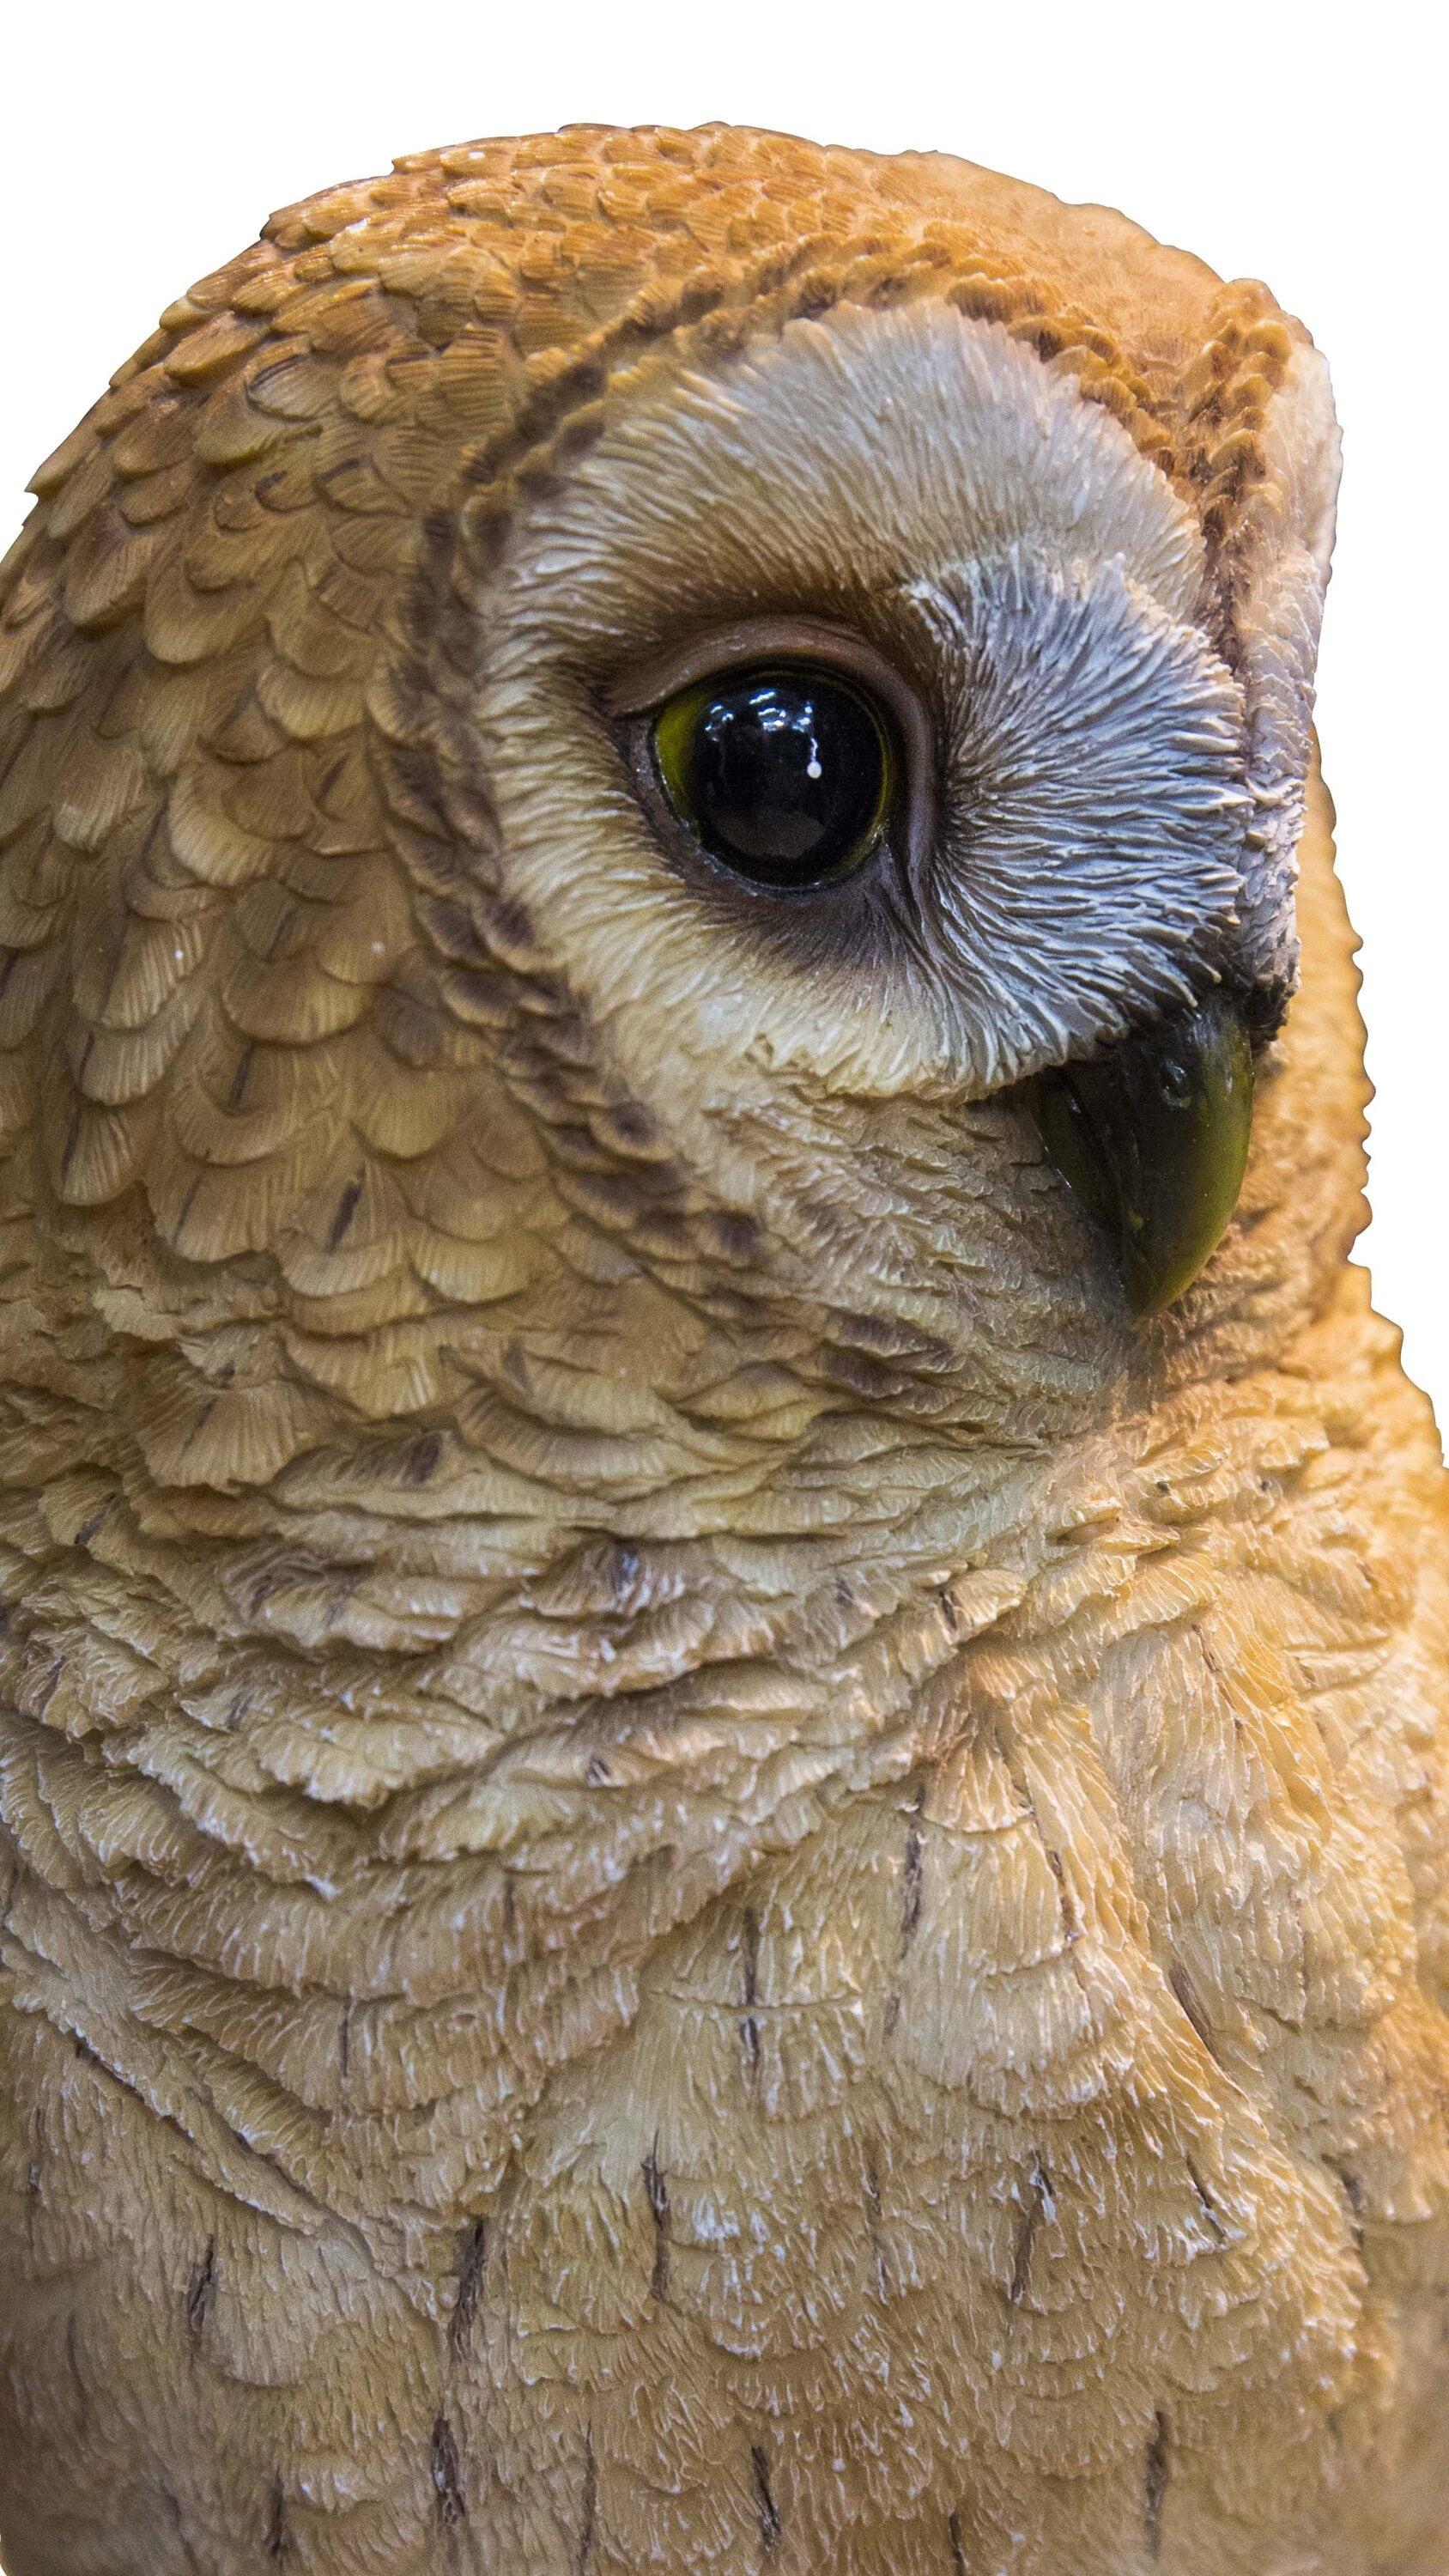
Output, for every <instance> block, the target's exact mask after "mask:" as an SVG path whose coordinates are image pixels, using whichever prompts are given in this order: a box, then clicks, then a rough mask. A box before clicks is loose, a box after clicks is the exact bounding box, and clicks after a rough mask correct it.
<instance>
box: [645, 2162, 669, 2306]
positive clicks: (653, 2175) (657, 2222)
mask: <svg viewBox="0 0 1449 2576" xmlns="http://www.w3.org/2000/svg"><path fill="white" fill-rule="evenodd" d="M643 2171H644V2188H645V2190H646V2192H647V2193H648V2195H649V2214H650V2216H651V2218H652V2219H653V2221H654V2269H653V2271H652V2273H651V2274H650V2278H649V2295H650V2297H651V2298H654V2299H663V2298H667V2296H668V2294H669V2185H668V2184H667V2182H666V2181H665V2179H664V2176H663V2174H662V2173H661V2171H660V2168H659V2139H658V2137H657V2135H656V2137H655V2140H654V2144H653V2146H652V2147H651V2148H650V2150H649V2153H648V2155H647V2156H646V2157H645V2159H644V2167H643Z"/></svg>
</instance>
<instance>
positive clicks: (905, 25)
mask: <svg viewBox="0 0 1449 2576" xmlns="http://www.w3.org/2000/svg"><path fill="white" fill-rule="evenodd" d="M1431 14H1432V15H1433V17H1434V18H1435V19H1437V12H1435V13H1431V12H1430V10H1429V9H1427V8H1424V9H1422V10H1418V9H1414V10H1410V9H1409V8H1408V7H1400V6H1398V5H1389V6H1382V5H1371V6H1369V7H1367V8H1364V7H1358V8H1355V9H1354V11H1353V12H1352V15H1351V17H1350V13H1349V12H1348V11H1347V10H1346V9H1345V10H1343V11H1342V12H1340V11H1339V10H1337V9H1335V8H1334V7H1332V6H1331V5H1329V6H1326V7H1324V6H1319V7H1310V6H1301V5H1284V0H1276V5H1275V0H1268V4H1267V5H1263V6H1257V7H1253V6H1249V7H1245V8H1243V7H1239V8H1225V9H1221V10H1213V11H1207V12H1203V11H1198V10H1185V9H1182V8H1179V9H1177V10H1174V9H1173V8H1172V7H1171V6H1170V0H1154V5H1152V6H1151V7H1139V6H1136V5H1124V4H1123V0H1076V5H1070V6H1063V5H1059V0H1045V5H1037V6H1033V5H1031V0H995V5H994V6H993V7H991V8H990V9H989V10H986V11H979V12H978V11H975V10H973V9H971V8H970V7H966V6H962V5H960V0H956V5H949V0H948V5H947V6H946V7H944V8H942V7H939V6H937V7H932V6H928V5H925V0H879V5H878V6H877V7H875V8H873V9H866V8H863V7H853V6H838V7H834V8H830V7H823V6H821V5H819V0H799V5H794V6H792V5H790V0H772V5H768V6H759V5H757V4H756V0H669V5H667V6H656V5H653V0H647V4H646V0H615V5H614V6H612V7H610V6H608V5H606V0H595V5H594V6H593V7H592V8H589V9H587V10H586V9H582V8H576V7H560V6H558V5H543V6H539V5H537V0H514V5H513V6H512V7H499V6H489V5H475V6H471V7H469V6H463V5H458V0H388V5H378V0H290V5H285V4H284V5H281V6H275V5H272V6H269V5H266V0H263V5H261V6H254V7H250V8H241V7H229V6H225V5H223V6H215V5H213V0H191V5H189V6H175V5H170V0H122V5H107V6H106V7H104V8H92V7H89V6H87V5H85V0H71V5H70V6H68V7H66V8H64V9H61V8H52V9H47V8H45V7H44V6H43V5H42V0H26V5H25V6H24V9H23V14H22V11H21V10H20V9H19V8H15V7H14V6H13V0H12V11H11V12H8V13H7V15H8V17H9V32H8V33H5V32H3V31H0V97H3V99H4V101H5V118H4V135H5V141H4V146H3V154H0V244H3V252H0V299H3V314H4V333H3V341H0V349H3V359H0V364H3V367H4V371H5V374H4V399H3V402H0V543H3V542H5V541H8V538H9V536H10V535H11V533H12V532H13V529H14V528H15V527H17V526H18V525H19V522H20V518H21V515H22V510H23V506H24V505H23V502H22V498H21V487H22V485H23V484H24V482H25V480H26V478H27V476H28V475H29V474H30V472H31V471H32V470H33V468H34V467H35V465H36V464H37V463H38V462H39V460H40V459H41V458H42V457H43V456H45V455H46V454H47V453H48V451H49V450H50V449H51V448H52V447H53V446H55V445H56V444H57V443H58V441H59V440H60V439H61V437H62V436H64V434H65V433H66V432H67V431H68V430H69V429H70V428H71V427H72V425H73V423H74V422H75V421H76V419H77V418H78V417H79V415H80V414H81V413H82V411H84V410H85V409H86V408H87V406H88V405H89V403H90V402H91V401H92V400H93V399H94V398H95V396H96V394H97V393H98V392H99V391H100V389H101V386H102V384H103V382H104V379H105V377H106V376H107V375H108V374H109V372H110V370H111V369H112V367H114V366H115V365H116V364H117V363H118V362H119V361H120V360H121V359H122V358H123V357H125V356H126V355H127V354H128V353H129V351H130V350H131V349H132V348H133V347H134V346H135V345H136V344H137V343H138V342H139V341H140V340H142V339H143V338H144V337H145V335H146V333H147V332H148V331H149V330H150V329H151V327H152V324H153V322H154V320H155V317H156V316H157V314H158V313H159V312H160V310H161V308H162V306H163V305H164V304H166V303H167V302H168V301H169V300H170V298H171V297H172V296H173V295H174V294H176V293H177V292H179V290H180V289H181V288H182V287H184V286H185V285H187V284H188V283H189V282H190V281H191V280H192V279H193V278H195V277H199V276H202V275H204V274H205V273H206V272H207V270H209V269H211V268H213V267H215V266H217V265H218V264H219V263H220V262H221V261H222V260H223V259H224V258H226V257H228V256H229V255H230V254H231V253H232V252H233V251H235V250H238V249H240V248H241V246H242V245H243V244H244V243H245V242H247V241H249V240H250V239H251V238H252V237H253V235H254V234H255V233H256V231H257V229H258V227H259V225H260V223H261V221H262V220H263V218H264V217H265V216H266V215H267V214H268V213H269V212H270V210H271V209H272V208H273V207H275V206H279V205H284V204H286V203H288V202H289V201H291V200H292V199H295V198H297V197H300V196H304V195H308V194H310V193H311V192H312V191H313V190H315V189H317V188H320V187H323V186H325V185H327V184H329V183H330V182H333V181H335V180H339V179H344V178H354V177H357V176H360V175H362V174H365V173H368V172H372V171H376V170H380V169H384V168H385V167H386V166H387V164H388V162H389V160H390V159H391V157H392V156H393V154H394V153H398V152H405V151H411V150H414V149H417V148H420V147H424V146H427V145H430V144H440V143H449V142H457V141H460V140H463V139H464V138H467V137H470V136H474V135H481V134H506V133H510V132H527V131H533V130H538V129H541V128H547V127H552V126H555V125H558V124H560V123H563V122H566V121H568V120H569V119H588V120H593V119H607V120H612V121H616V122H619V123H630V124H637V123H649V122H664V123H671V124H682V125H690V124H696V123H699V122H702V121H703V120H705V119H707V118H711V117H729V118H734V119H737V120H739V121H741V122H745V123H751V124H759V125H773V126H779V127H783V128H786V129H788V130H790V131H792V132H797V133H805V134H810V135H813V136H814V137H816V138H817V139H818V140H821V141H827V142H844V143H852V144H866V145H871V146H874V147H876V148H878V149H883V150H897V149H901V148H904V147H906V146H917V147H925V148H929V147H938V148H940V149H943V150H947V151H952V152H957V153H961V154H963V155H964V156H965V157H967V158H968V159H971V160H976V161H985V162H988V163H990V164H992V165H993V166H995V167H997V168H1000V169H1004V170H1009V171H1011V172H1013V173H1014V174H1016V175H1017V176H1019V177H1022V178H1027V179H1032V180H1035V181H1037V182H1039V183H1040V184H1042V185H1044V186H1046V187H1049V188H1052V189H1054V190H1055V191H1056V192H1057V193H1058V195H1061V196H1064V197H1068V198H1094V199H1106V200H1108V201H1109V202H1110V203H1112V204H1115V205H1120V206H1121V207H1123V208H1124V209H1125V211H1126V212H1127V213H1128V214H1129V215H1132V216H1134V217H1136V219H1137V220H1138V221H1139V222H1141V223H1144V224H1146V225H1147V226H1148V227H1149V229H1150V230H1151V231H1153V232H1155V233H1157V234H1159V235H1160V236H1162V237H1164V238H1165V239H1167V240H1169V241H1176V242H1181V243H1184V244H1185V245H1186V246H1187V247H1188V248H1190V249H1192V250H1195V251H1197V252H1199V253H1200V254H1201V255H1202V256H1203V257H1204V258H1206V259H1207V260H1209V261H1210V262H1211V263H1212V265H1213V266H1214V267H1215V268H1217V269H1219V270H1220V271H1221V272H1222V274H1223V275H1224V276H1226V277H1233V276H1239V275H1249V276H1262V277H1266V278H1267V280H1268V282H1269V284H1270V285H1271V286H1272V288H1273V289H1274V292H1275V293H1276V294H1277V295H1278V297H1279V298H1280V300H1281V301H1282V302H1283V303H1284V304H1286V305H1287V306H1288V307H1289V309H1290V310H1292V311H1295V312H1297V313H1300V314H1301V315H1302V316H1303V318H1304V320H1305V321H1306V322H1307V323H1308V325H1309V328H1310V329H1311V330H1312V332H1313V333H1314V336H1315V338H1316V339H1317V340H1318V341H1319V343H1320V345H1321V346H1322V347H1323V348H1324V349H1325V350H1326V351H1327V353H1328V356H1329V359H1330V361H1331V363H1332V366H1333V371H1334V377H1335V381H1336V385H1337V389H1338V400H1339V408H1340V411H1341V414H1342V417H1343V420H1344V425H1345V436H1346V479H1345V486H1344V495H1343V505H1342V515H1341V520H1340V537H1339V552H1338V562H1337V570H1336V574H1335V580H1334V586H1333V591H1332V593H1331V597H1330V603H1329V615H1328V625H1327V631H1326V634H1325V638H1324V646H1323V662H1322V673H1321V692H1320V701H1319V721H1320V728H1321V731H1322V735H1323V740H1324V760H1325V768H1326V771H1327V775H1328V779H1329V783H1330V786H1331V788H1332V790H1333V793H1334V796H1335V798H1336V800H1337V804H1338V809H1339V824H1340V835H1339V846H1340V853H1341V862H1342V870H1343V876H1344V879H1345V882H1346V885H1347V888H1348V893H1349V899H1350V903H1351V906H1352V909H1353V913H1354V917H1355V919H1356V921H1357V923H1358V926H1359V929H1360V931H1361V933H1362V935H1363V939H1364V968H1365V980H1366V996H1365V1007H1366V1012H1367V1016H1368V1020H1369V1027H1370V1045H1369V1066H1370V1070H1371V1072H1372V1074H1373V1077H1374V1080H1375V1082H1376V1084H1377V1086H1378V1101H1377V1106H1376V1109H1375V1113H1374V1139H1373V1174H1372V1194H1373V1203H1374V1208H1375V1222H1374V1226H1373V1231H1372V1234H1371V1236H1370V1238H1369V1241H1368V1244H1367V1246H1366V1247H1365V1250H1366V1257H1367V1258H1368V1259H1369V1260H1370V1262H1371V1266H1372V1269H1373V1274H1374V1284H1375V1292H1376V1300H1377V1302H1378V1304H1379V1305H1380V1306H1381V1307H1382V1308H1383V1310H1384V1311H1385V1312H1386V1313H1388V1314H1391V1315H1394V1316H1395V1317H1397V1319H1398V1320H1399V1321H1400V1322H1401V1323H1402V1324H1403V1325H1404V1326H1405V1331H1406V1343H1407V1357H1408V1362H1409V1366H1410V1368H1411V1370H1412V1372H1413V1374H1414V1375H1415V1376H1416V1377H1417V1378H1418V1380H1419V1382H1420V1383H1421V1384H1422V1385H1425V1386H1427V1387H1428V1388H1429V1390H1430V1392H1431V1393H1432V1394H1433V1395H1435V1396H1436V1398H1437V1400H1438V1402H1439V1404H1440V1407H1441V1411H1445V1412H1446V1414H1449V1306H1446V1301H1445V1298H1444V1296H1443V1293H1442V1284H1441V1273H1442V1258H1443V1254H1444V1250H1445V1229H1446V1214H1445V1199H1444V1191H1443V1173H1444V1168H1445V1135H1446V1128H1449V1097H1446V1083H1445V1058H1446V1053H1449V992H1446V990H1445V978H1446V973H1449V959H1446V937H1445V932H1446V926H1449V887H1446V880H1445V867H1444V859H1445V850H1444V831H1443V825H1442V820H1441V816H1442V811H1443V808H1442V803H1441V797H1440V793H1439V780H1438V774H1437V772H1438V759H1439V753H1440V744H1441V739H1442V724H1441V713H1440V710H1441V702H1442V693H1443V687H1444V678H1445V669H1444V661H1445V657H1444V642H1443V638H1444V623H1443V620H1444V598H1445V584H1446V540H1445V511H1446V493H1445V478H1446V466H1445V461H1444V459H1445V441H1444V419H1445V392H1446V388H1445V364H1444V342H1445V336H1446V335H1445V328H1444V322H1443V318H1442V314H1441V310H1440V267H1441V259H1442V251H1441V241H1442V209H1443V202H1444V190H1445V184H1446V182H1445V171H1444V150H1443V132H1442V117H1443V104H1442V103H1443V95H1444V83H1443V66H1442V63H1440V62H1435V61H1431V57H1430V47H1431V42H1435V43H1437V41H1438V38H1437V30H1436V34H1435V36H1434V38H1432V39H1431V34H1430V23H1431ZM1416 29H1417V32H1415V31H1416Z"/></svg>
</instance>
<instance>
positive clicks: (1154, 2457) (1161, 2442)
mask: <svg viewBox="0 0 1449 2576" xmlns="http://www.w3.org/2000/svg"><path fill="white" fill-rule="evenodd" d="M1169 2475H1170V2469H1169V2464H1168V2457H1167V2417H1166V2416H1165V2415H1162V2414H1159V2415H1158V2417H1157V2419H1156V2422H1155V2423H1154V2425H1153V2429H1152V2439H1151V2441H1150V2442H1149V2443H1148V2445H1147V2467H1146V2472H1145V2475H1144V2477H1143V2482H1142V2527H1143V2529H1144V2531H1145V2532H1146V2534H1147V2555H1148V2557H1149V2558H1150V2559H1151V2560H1152V2563H1153V2565H1154V2567H1155V2566H1156V2564H1157V2561H1158V2559H1159V2558H1160V2557H1161V2555H1162V2508H1163V2505H1164V2503H1165V2502H1166V2499H1167V2481H1168V2477H1169Z"/></svg>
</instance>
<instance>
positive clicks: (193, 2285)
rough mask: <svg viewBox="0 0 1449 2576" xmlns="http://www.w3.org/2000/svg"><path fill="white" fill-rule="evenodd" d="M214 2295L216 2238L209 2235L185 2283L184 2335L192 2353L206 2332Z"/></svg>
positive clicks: (196, 2350)
mask: <svg viewBox="0 0 1449 2576" xmlns="http://www.w3.org/2000/svg"><path fill="white" fill-rule="evenodd" d="M215 2296H216V2238H215V2237H214V2236H209V2237H208V2238H207V2240H206V2252H205V2253H204V2254H203V2255H202V2258H201V2260H200V2262H199V2263H194V2264H193V2265H192V2267H191V2278H190V2280H189V2281H188V2282H187V2284H186V2337H187V2341H188V2342H189V2344H190V2346H191V2349H192V2351H193V2353H195V2352H198V2351H199V2350H200V2348H201V2338H202V2336H203V2335H204V2334H205V2332H206V2320H207V2318H208V2317H209V2316H210V2314H211V2307H212V2301H213V2300H214V2298H215Z"/></svg>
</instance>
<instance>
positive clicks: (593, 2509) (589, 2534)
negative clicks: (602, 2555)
mask: <svg viewBox="0 0 1449 2576" xmlns="http://www.w3.org/2000/svg"><path fill="white" fill-rule="evenodd" d="M598 2505H599V2471H598V2465H597V2463H596V2461H595V2459H594V2436H593V2431H592V2428H590V2429H589V2430H588V2431H586V2432H585V2434H584V2494H583V2505H582V2509H581V2511H580V2514H579V2557H578V2576H588V2568H589V2561H590V2559H591V2558H592V2557H593V2554H594V2525H595V2521H596V2518H597V2514H598Z"/></svg>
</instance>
